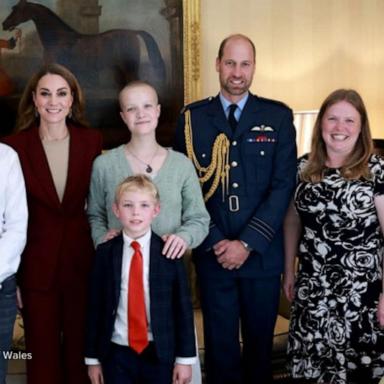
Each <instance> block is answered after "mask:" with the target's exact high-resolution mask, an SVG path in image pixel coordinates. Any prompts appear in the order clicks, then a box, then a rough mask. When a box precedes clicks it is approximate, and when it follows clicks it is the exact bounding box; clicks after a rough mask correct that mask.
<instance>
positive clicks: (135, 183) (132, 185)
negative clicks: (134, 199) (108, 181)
mask: <svg viewBox="0 0 384 384" xmlns="http://www.w3.org/2000/svg"><path fill="white" fill-rule="evenodd" d="M128 191H140V192H144V191H145V192H148V193H149V194H150V195H152V197H153V198H154V200H155V201H156V202H157V203H159V202H160V195H159V191H158V189H157V187H156V185H155V184H154V183H153V181H152V180H151V179H150V178H149V177H148V176H145V175H134V176H129V177H127V178H126V179H124V180H123V181H122V182H121V183H120V184H119V185H118V186H117V187H116V191H115V203H116V204H118V203H119V200H120V197H121V195H122V194H123V193H125V192H128Z"/></svg>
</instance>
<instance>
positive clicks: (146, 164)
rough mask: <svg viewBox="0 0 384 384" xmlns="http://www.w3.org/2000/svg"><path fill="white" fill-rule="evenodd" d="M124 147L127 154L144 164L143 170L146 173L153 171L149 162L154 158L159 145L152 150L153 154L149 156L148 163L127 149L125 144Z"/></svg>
mask: <svg viewBox="0 0 384 384" xmlns="http://www.w3.org/2000/svg"><path fill="white" fill-rule="evenodd" d="M125 149H126V150H127V152H128V153H129V154H131V155H132V156H133V157H134V158H135V159H136V160H139V161H140V163H142V164H144V165H145V167H146V168H145V172H147V173H152V171H153V168H152V167H151V163H152V161H153V159H154V158H155V156H156V155H157V152H158V150H159V146H157V148H156V151H155V152H154V154H153V155H152V157H151V161H150V162H149V163H146V162H145V161H143V160H141V159H140V157H138V156H136V155H135V154H134V153H133V152H132V151H131V150H129V149H128V146H125Z"/></svg>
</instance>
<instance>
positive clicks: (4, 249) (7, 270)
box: [0, 144, 28, 284]
mask: <svg viewBox="0 0 384 384" xmlns="http://www.w3.org/2000/svg"><path fill="white" fill-rule="evenodd" d="M0 185H1V186H0V284H1V283H2V282H3V281H4V280H5V279H6V278H7V277H9V276H11V275H13V274H15V273H16V271H17V269H18V267H19V264H20V255H21V253H22V251H23V249H24V246H25V242H26V238H27V233H26V232H27V222H28V210H27V199H26V193H25V184H24V177H23V173H22V170H21V166H20V161H19V158H18V156H17V154H16V152H15V151H14V150H13V149H11V148H10V147H8V146H6V145H4V144H1V146H0Z"/></svg>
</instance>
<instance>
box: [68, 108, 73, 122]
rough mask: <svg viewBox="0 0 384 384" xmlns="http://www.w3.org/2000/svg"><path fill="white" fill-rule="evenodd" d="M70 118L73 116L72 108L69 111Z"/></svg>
mask: <svg viewBox="0 0 384 384" xmlns="http://www.w3.org/2000/svg"><path fill="white" fill-rule="evenodd" d="M68 118H69V119H71V118H72V108H71V109H70V110H69V113H68Z"/></svg>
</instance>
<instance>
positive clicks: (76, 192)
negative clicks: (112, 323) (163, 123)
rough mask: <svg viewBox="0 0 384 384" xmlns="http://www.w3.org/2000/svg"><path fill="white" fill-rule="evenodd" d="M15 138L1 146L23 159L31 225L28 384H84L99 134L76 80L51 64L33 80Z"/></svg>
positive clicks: (21, 280)
mask: <svg viewBox="0 0 384 384" xmlns="http://www.w3.org/2000/svg"><path fill="white" fill-rule="evenodd" d="M16 130H17V133H16V134H14V135H11V136H9V137H6V138H5V139H4V142H6V143H7V144H8V145H10V146H12V147H13V148H14V149H15V150H16V152H17V153H18V155H19V158H20V162H21V166H22V169H23V172H24V178H25V184H26V191H27V200H28V208H29V223H28V233H27V244H26V247H25V250H24V252H23V254H22V258H21V265H20V271H19V274H18V284H19V285H20V290H21V298H22V302H23V303H22V304H23V309H22V315H23V319H24V325H25V340H26V348H27V352H30V353H32V359H30V360H27V382H28V384H83V383H87V382H88V379H87V372H86V368H85V366H84V363H83V353H84V341H83V340H84V324H85V310H86V288H87V280H88V273H89V270H90V265H91V260H92V257H93V254H94V249H93V244H92V239H91V234H90V228H89V224H88V220H87V216H86V212H85V205H86V198H87V195H88V188H89V182H90V177H91V169H92V163H93V160H94V158H95V157H96V156H97V155H98V154H99V153H100V152H101V149H102V139H101V135H100V133H98V132H97V131H95V130H92V129H90V128H88V127H87V123H86V121H85V119H84V99H83V94H82V91H81V89H80V86H79V84H78V82H77V80H76V78H75V77H74V75H73V74H72V73H71V72H70V71H69V70H68V69H66V68H65V67H63V66H61V65H58V64H49V65H47V66H44V67H43V68H42V69H40V70H39V71H38V72H37V73H36V74H34V75H33V76H32V77H31V79H30V80H29V82H28V84H27V85H26V88H25V90H24V93H23V95H22V97H21V100H20V104H19V108H18V120H17V124H16Z"/></svg>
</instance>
